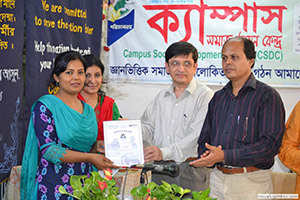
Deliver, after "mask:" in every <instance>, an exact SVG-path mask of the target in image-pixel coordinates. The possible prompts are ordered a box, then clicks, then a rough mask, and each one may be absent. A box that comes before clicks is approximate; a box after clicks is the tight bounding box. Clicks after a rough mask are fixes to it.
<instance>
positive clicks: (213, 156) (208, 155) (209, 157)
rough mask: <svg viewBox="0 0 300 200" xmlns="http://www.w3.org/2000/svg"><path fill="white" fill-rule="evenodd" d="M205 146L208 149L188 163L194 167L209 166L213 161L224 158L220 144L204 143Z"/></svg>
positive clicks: (219, 160) (220, 160) (216, 161)
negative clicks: (198, 157)
mask: <svg viewBox="0 0 300 200" xmlns="http://www.w3.org/2000/svg"><path fill="white" fill-rule="evenodd" d="M205 147H206V148H207V149H208V150H207V151H205V152H204V153H203V154H202V155H201V156H200V159H197V160H195V161H192V162H190V165H192V166H194V167H211V166H213V165H214V164H215V163H218V162H222V161H223V160H224V151H223V150H222V146H221V145H219V146H218V147H216V146H211V145H209V144H207V143H205Z"/></svg>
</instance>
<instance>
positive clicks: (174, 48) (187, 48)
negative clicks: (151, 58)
mask: <svg viewBox="0 0 300 200" xmlns="http://www.w3.org/2000/svg"><path fill="white" fill-rule="evenodd" d="M190 53H192V57H193V60H194V63H197V60H198V50H197V49H196V47H194V46H193V45H192V44H191V43H188V42H184V41H180V42H175V43H173V44H171V45H170V46H169V47H168V48H167V50H166V53H165V60H166V62H167V63H168V62H169V60H170V59H171V58H172V57H174V56H179V55H185V56H188V55H189V54H190Z"/></svg>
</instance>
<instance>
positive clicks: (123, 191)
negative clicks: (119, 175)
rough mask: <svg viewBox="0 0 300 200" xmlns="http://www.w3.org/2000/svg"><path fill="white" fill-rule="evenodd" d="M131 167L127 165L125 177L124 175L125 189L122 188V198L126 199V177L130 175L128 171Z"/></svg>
mask: <svg viewBox="0 0 300 200" xmlns="http://www.w3.org/2000/svg"><path fill="white" fill-rule="evenodd" d="M130 168H131V167H127V169H126V173H125V177H124V183H123V190H122V200H124V194H125V187H126V179H127V175H128V171H129V169H130Z"/></svg>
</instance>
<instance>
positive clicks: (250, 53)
mask: <svg viewBox="0 0 300 200" xmlns="http://www.w3.org/2000/svg"><path fill="white" fill-rule="evenodd" d="M229 41H241V42H243V44H244V53H245V55H246V58H247V59H248V60H251V59H253V58H254V62H253V65H252V66H251V68H253V67H254V63H255V57H256V51H255V46H254V43H253V42H252V41H251V40H249V39H247V38H245V37H240V36H236V37H232V38H229V39H228V40H226V42H225V43H224V44H223V47H222V52H223V48H224V46H225V44H226V43H227V42H229Z"/></svg>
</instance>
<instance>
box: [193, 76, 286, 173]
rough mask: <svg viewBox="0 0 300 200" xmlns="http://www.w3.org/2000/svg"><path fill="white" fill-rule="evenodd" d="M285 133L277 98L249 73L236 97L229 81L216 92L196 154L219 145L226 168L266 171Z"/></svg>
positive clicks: (282, 115)
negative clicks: (206, 145) (249, 167)
mask: <svg viewBox="0 0 300 200" xmlns="http://www.w3.org/2000/svg"><path fill="white" fill-rule="evenodd" d="M284 130H285V110H284V106H283V103H282V100H281V98H280V95H279V94H278V92H277V91H276V90H275V89H274V88H272V87H270V86H268V85H267V84H265V83H262V82H260V81H258V80H256V79H255V77H254V75H253V74H252V73H251V75H250V76H249V79H248V80H247V81H246V83H245V84H244V86H243V87H242V88H241V89H240V91H239V93H238V95H237V96H234V95H233V93H232V85H231V82H229V83H228V84H227V85H226V86H225V87H224V88H223V89H221V90H219V91H217V92H216V93H215V95H214V97H213V99H212V100H211V101H210V103H209V108H208V112H207V115H206V119H205V122H204V124H203V128H202V131H201V134H200V137H199V139H198V154H199V156H200V155H201V154H202V153H204V152H205V150H206V148H205V146H204V144H205V143H208V144H212V145H213V146H218V145H222V149H223V151H224V157H225V164H226V165H231V166H236V167H246V166H255V167H257V168H260V169H269V168H271V167H272V166H273V164H274V156H275V155H276V154H277V153H278V151H279V147H280V145H281V140H282V136H283V133H284ZM219 164H220V163H219Z"/></svg>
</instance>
